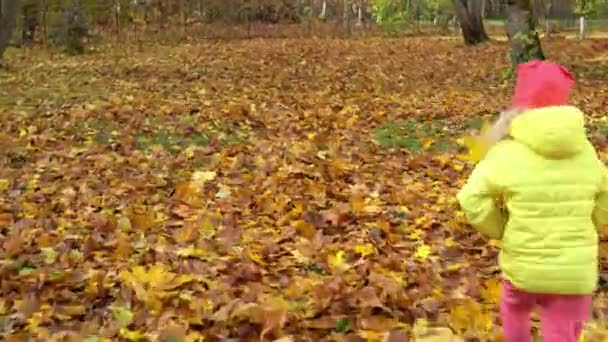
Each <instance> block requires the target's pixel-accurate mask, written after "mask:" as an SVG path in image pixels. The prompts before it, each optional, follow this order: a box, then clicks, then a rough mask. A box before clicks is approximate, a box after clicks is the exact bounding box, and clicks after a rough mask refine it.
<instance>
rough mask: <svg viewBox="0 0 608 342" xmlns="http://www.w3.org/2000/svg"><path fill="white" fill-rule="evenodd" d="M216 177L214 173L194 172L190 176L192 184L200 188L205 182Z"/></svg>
mask: <svg viewBox="0 0 608 342" xmlns="http://www.w3.org/2000/svg"><path fill="white" fill-rule="evenodd" d="M215 176H216V173H215V171H196V172H194V173H193V174H192V182H193V183H194V184H195V185H197V186H199V187H201V186H203V185H205V183H206V182H208V181H211V180H214V179H215Z"/></svg>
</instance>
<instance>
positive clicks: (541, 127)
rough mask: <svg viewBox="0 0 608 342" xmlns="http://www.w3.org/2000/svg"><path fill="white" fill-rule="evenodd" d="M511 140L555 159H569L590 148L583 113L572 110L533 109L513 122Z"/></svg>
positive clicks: (562, 108) (568, 107) (564, 108)
mask: <svg viewBox="0 0 608 342" xmlns="http://www.w3.org/2000/svg"><path fill="white" fill-rule="evenodd" d="M510 135H511V137H513V139H515V140H517V141H519V142H521V143H523V144H525V145H526V146H528V147H529V148H530V149H532V150H533V151H535V152H536V153H538V154H540V155H543V156H545V157H547V158H552V159H563V158H568V157H571V156H573V155H576V154H578V153H579V152H581V151H582V150H583V149H584V148H585V146H586V144H587V135H586V132H585V119H584V115H583V113H582V112H581V111H580V110H579V109H578V108H575V107H571V106H554V107H544V108H540V109H532V110H528V111H525V112H523V113H521V114H520V115H519V116H517V117H516V118H515V119H513V121H512V122H511V131H510Z"/></svg>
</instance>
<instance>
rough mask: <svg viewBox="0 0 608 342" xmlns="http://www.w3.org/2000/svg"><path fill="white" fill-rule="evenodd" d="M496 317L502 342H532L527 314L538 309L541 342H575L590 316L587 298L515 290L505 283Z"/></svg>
mask: <svg viewBox="0 0 608 342" xmlns="http://www.w3.org/2000/svg"><path fill="white" fill-rule="evenodd" d="M503 284H504V290H503V293H502V297H501V303H500V317H501V320H502V326H503V329H504V341H505V342H530V341H532V333H531V331H530V330H531V323H530V313H531V312H532V309H534V307H535V306H536V305H538V306H539V309H540V321H541V322H540V323H541V334H542V336H543V337H544V340H545V342H577V341H578V339H579V337H580V335H581V333H582V331H583V324H584V322H585V321H586V320H587V319H589V314H590V313H591V306H592V297H591V295H588V296H587V295H558V294H545V293H530V292H526V291H522V290H518V289H516V288H515V287H513V285H512V284H511V283H510V282H509V281H507V280H505V281H504V282H503Z"/></svg>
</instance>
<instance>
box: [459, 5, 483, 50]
mask: <svg viewBox="0 0 608 342" xmlns="http://www.w3.org/2000/svg"><path fill="white" fill-rule="evenodd" d="M453 3H454V9H455V11H456V15H457V16H458V21H459V22H460V29H461V30H462V38H463V39H464V43H465V44H467V45H475V44H479V43H482V42H484V41H486V40H488V39H489V38H488V34H487V33H486V29H485V28H484V26H483V18H482V13H481V10H482V7H483V4H482V3H483V0H453Z"/></svg>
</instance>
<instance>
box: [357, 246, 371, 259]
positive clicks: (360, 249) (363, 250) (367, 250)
mask: <svg viewBox="0 0 608 342" xmlns="http://www.w3.org/2000/svg"><path fill="white" fill-rule="evenodd" d="M355 252H356V253H357V254H361V256H362V257H364V258H365V257H366V256H368V255H372V254H374V253H375V252H376V249H375V248H374V245H372V244H371V243H366V244H362V245H356V246H355Z"/></svg>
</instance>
